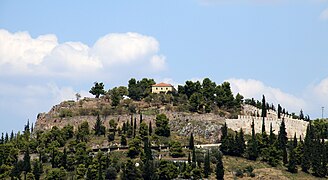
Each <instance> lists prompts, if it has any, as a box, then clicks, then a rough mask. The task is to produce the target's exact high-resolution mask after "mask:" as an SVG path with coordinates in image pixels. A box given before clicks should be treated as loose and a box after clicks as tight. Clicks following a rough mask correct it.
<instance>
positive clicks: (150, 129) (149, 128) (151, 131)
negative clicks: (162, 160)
mask: <svg viewBox="0 0 328 180" xmlns="http://www.w3.org/2000/svg"><path fill="white" fill-rule="evenodd" d="M148 130H149V133H148V135H149V136H151V135H152V133H153V128H152V126H151V121H149V127H148Z"/></svg>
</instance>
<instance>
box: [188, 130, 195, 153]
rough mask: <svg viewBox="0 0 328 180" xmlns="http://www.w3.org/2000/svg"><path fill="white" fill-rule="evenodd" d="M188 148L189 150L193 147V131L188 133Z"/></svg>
mask: <svg viewBox="0 0 328 180" xmlns="http://www.w3.org/2000/svg"><path fill="white" fill-rule="evenodd" d="M189 149H190V150H192V149H194V136H193V133H190V138H189Z"/></svg>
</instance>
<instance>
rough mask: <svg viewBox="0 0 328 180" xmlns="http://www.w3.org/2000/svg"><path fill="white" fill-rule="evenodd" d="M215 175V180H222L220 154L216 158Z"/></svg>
mask: <svg viewBox="0 0 328 180" xmlns="http://www.w3.org/2000/svg"><path fill="white" fill-rule="evenodd" d="M215 174H216V179H217V180H223V179H224V167H223V162H222V154H221V153H219V156H218V157H217V162H216V170H215Z"/></svg>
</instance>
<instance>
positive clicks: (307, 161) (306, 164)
mask: <svg viewBox="0 0 328 180" xmlns="http://www.w3.org/2000/svg"><path fill="white" fill-rule="evenodd" d="M312 131H313V130H312V125H311V122H310V123H309V125H308V126H307V128H306V135H305V139H304V152H303V157H302V163H301V167H302V171H304V172H308V171H309V169H310V168H311V160H312V146H313V142H312V139H313V138H314V137H313V133H312Z"/></svg>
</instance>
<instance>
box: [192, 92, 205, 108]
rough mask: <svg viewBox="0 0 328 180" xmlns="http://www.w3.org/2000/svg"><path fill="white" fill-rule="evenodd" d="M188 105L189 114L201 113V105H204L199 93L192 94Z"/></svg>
mask: <svg viewBox="0 0 328 180" xmlns="http://www.w3.org/2000/svg"><path fill="white" fill-rule="evenodd" d="M189 104H190V109H189V110H190V111H191V112H198V111H202V110H203V109H202V108H203V105H204V97H203V95H202V94H200V93H194V94H192V95H191V96H190V98H189Z"/></svg>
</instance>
